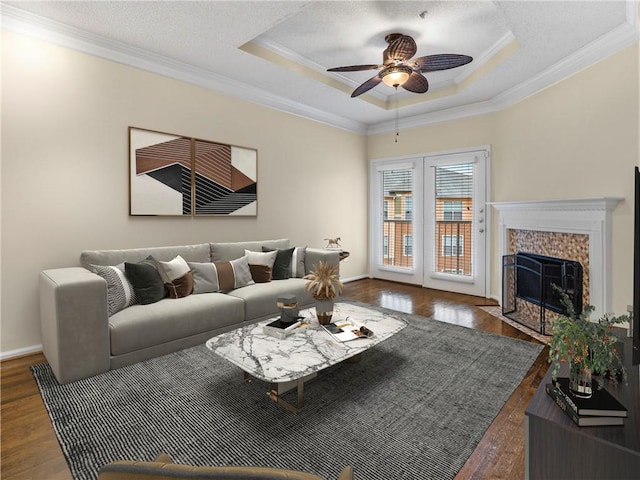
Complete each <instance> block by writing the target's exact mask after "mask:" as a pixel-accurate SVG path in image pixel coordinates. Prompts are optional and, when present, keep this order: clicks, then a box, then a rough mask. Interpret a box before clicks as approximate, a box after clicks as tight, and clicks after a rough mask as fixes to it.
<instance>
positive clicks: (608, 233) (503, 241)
mask: <svg viewBox="0 0 640 480" xmlns="http://www.w3.org/2000/svg"><path fill="white" fill-rule="evenodd" d="M622 200H623V199H622V198H618V197H599V198H583V199H573V200H527V201H515V202H491V203H489V205H491V206H492V207H493V208H495V209H496V210H497V211H498V215H499V217H498V224H499V226H498V240H499V245H498V248H499V255H500V258H502V256H503V255H507V254H508V253H509V230H531V231H541V232H560V233H576V234H583V235H588V236H589V267H590V281H589V301H590V303H591V304H592V305H593V306H594V308H595V310H594V312H593V316H594V318H598V317H600V316H601V315H603V314H604V313H605V312H611V308H612V304H611V278H612V273H611V252H612V249H611V245H612V226H611V225H612V222H611V214H612V212H613V210H614V209H615V208H616V206H617V205H618V203H620V201H622ZM500 283H502V282H500ZM500 298H501V299H502V292H500Z"/></svg>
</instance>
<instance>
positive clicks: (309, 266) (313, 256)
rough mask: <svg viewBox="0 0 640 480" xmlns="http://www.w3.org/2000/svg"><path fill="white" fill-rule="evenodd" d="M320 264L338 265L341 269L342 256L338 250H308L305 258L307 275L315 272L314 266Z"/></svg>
mask: <svg viewBox="0 0 640 480" xmlns="http://www.w3.org/2000/svg"><path fill="white" fill-rule="evenodd" d="M318 262H326V263H330V264H333V265H338V269H339V268H340V254H339V253H338V252H337V251H336V250H325V249H324V248H308V247H307V252H306V254H305V257H304V269H305V272H306V273H309V272H311V270H313V266H314V265H316V264H317V263H318Z"/></svg>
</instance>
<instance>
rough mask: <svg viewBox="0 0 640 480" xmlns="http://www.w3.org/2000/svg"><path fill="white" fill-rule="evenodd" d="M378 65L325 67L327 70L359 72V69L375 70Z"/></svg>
mask: <svg viewBox="0 0 640 480" xmlns="http://www.w3.org/2000/svg"><path fill="white" fill-rule="evenodd" d="M378 68H380V66H379V65H351V66H349V67H335V68H329V69H327V72H359V71H360V70H376V69H378Z"/></svg>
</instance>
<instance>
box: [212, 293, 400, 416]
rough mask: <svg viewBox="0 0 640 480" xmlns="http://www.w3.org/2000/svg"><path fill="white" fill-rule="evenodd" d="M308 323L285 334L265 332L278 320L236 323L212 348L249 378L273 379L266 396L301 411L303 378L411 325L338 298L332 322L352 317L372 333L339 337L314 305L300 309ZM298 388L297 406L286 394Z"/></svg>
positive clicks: (288, 407) (213, 339)
mask: <svg viewBox="0 0 640 480" xmlns="http://www.w3.org/2000/svg"><path fill="white" fill-rule="evenodd" d="M300 315H301V316H302V317H304V318H305V321H304V322H303V325H302V326H300V327H298V328H297V329H295V330H294V332H293V333H292V334H291V335H290V336H288V337H287V338H285V339H282V340H281V339H277V338H274V337H272V336H270V335H267V334H265V333H263V330H262V327H263V326H264V325H265V324H267V323H269V322H271V321H272V320H274V319H270V320H265V321H262V322H259V323H256V324H253V325H247V326H245V327H241V328H237V329H235V330H232V331H230V332H227V333H223V334H220V335H217V336H215V337H213V338H211V339H209V340H208V341H207V348H209V350H211V351H212V352H214V353H215V354H217V355H219V356H220V357H222V358H224V359H226V360H228V361H229V362H231V363H233V364H234V365H236V366H238V367H240V368H241V369H242V370H243V371H244V378H245V381H250V379H251V377H255V378H258V379H260V380H263V381H265V382H269V383H270V384H271V386H270V389H269V391H268V392H267V395H268V396H269V397H270V398H271V399H272V400H273V401H275V402H277V403H278V404H280V405H282V406H283V407H285V408H286V409H288V410H290V411H292V412H294V413H298V412H299V411H300V410H301V409H302V407H303V406H304V382H305V381H306V380H310V379H311V378H313V377H315V375H316V374H317V373H318V372H319V371H321V370H323V369H325V368H328V367H330V366H332V365H335V364H336V363H339V362H342V361H345V360H348V359H353V357H355V356H356V355H359V354H360V353H362V352H364V351H365V350H368V349H370V348H371V347H373V346H375V345H377V344H378V343H380V342H382V341H384V340H386V339H387V338H389V337H390V336H392V335H394V334H395V333H397V332H399V331H400V330H402V329H403V328H405V327H406V326H407V323H406V322H405V321H404V320H403V319H402V318H400V316H394V315H387V314H384V313H381V312H379V311H377V310H372V309H369V308H365V307H361V306H357V305H351V304H349V303H336V305H335V309H334V312H333V318H332V321H333V322H336V323H339V322H340V321H341V320H345V319H346V318H347V317H351V318H352V319H354V320H355V321H356V322H358V323H361V324H364V325H365V326H366V327H367V328H369V329H370V330H371V331H373V333H374V335H373V336H372V337H370V338H360V339H357V340H352V341H349V342H340V341H338V340H336V339H335V338H334V337H332V336H331V335H330V334H329V333H327V332H326V331H325V330H324V329H322V328H321V327H320V326H319V324H318V319H317V318H316V316H315V308H309V309H305V310H301V311H300ZM291 388H297V390H298V391H297V405H293V404H291V403H289V402H287V401H285V400H284V399H283V398H282V397H281V395H282V393H284V392H285V391H288V390H290V389H291Z"/></svg>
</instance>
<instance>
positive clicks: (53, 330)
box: [39, 267, 110, 383]
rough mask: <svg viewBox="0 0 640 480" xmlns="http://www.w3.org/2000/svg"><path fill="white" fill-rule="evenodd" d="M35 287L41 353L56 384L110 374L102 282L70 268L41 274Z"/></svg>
mask: <svg viewBox="0 0 640 480" xmlns="http://www.w3.org/2000/svg"><path fill="white" fill-rule="evenodd" d="M39 284H40V329H41V333H42V348H43V351H44V355H45V357H47V361H48V362H49V365H50V366H51V369H52V370H53V373H54V375H55V376H56V378H57V379H58V381H59V382H60V383H68V382H71V381H73V380H79V379H81V378H86V377H90V376H92V375H96V374H98V373H102V372H106V371H107V370H109V367H110V348H109V319H108V315H107V284H106V282H105V281H104V280H103V279H102V278H100V277H99V276H98V275H95V274H94V273H91V272H90V271H89V270H87V269H85V268H82V267H72V268H58V269H53V270H45V271H43V272H41V273H40V280H39Z"/></svg>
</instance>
